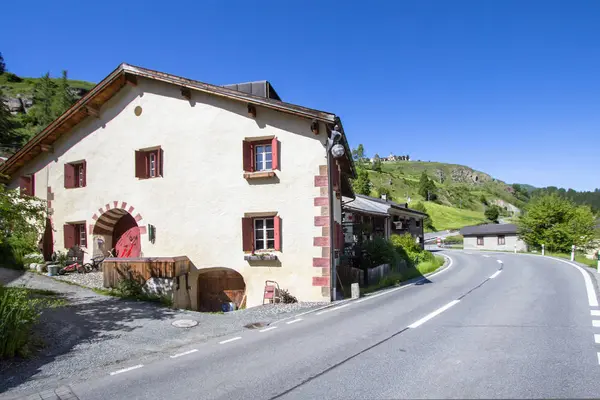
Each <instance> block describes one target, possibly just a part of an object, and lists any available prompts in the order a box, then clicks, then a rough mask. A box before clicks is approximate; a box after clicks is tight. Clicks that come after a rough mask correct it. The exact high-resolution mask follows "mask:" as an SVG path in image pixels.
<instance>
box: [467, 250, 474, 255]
mask: <svg viewBox="0 0 600 400" xmlns="http://www.w3.org/2000/svg"><path fill="white" fill-rule="evenodd" d="M465 254H469V255H471V254H473V253H471V252H469V251H465Z"/></svg>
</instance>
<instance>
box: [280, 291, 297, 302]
mask: <svg viewBox="0 0 600 400" xmlns="http://www.w3.org/2000/svg"><path fill="white" fill-rule="evenodd" d="M279 295H280V296H281V302H282V303H288V304H289V303H297V302H298V299H297V298H296V297H294V296H292V295H291V294H290V292H288V291H287V289H280V290H279Z"/></svg>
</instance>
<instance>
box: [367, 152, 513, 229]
mask: <svg viewBox="0 0 600 400" xmlns="http://www.w3.org/2000/svg"><path fill="white" fill-rule="evenodd" d="M423 172H425V173H426V174H427V176H428V177H429V178H430V179H432V180H433V181H434V183H435V186H436V191H437V195H438V199H437V200H436V202H435V203H434V202H430V201H425V200H426V199H424V198H423V197H422V196H420V195H419V193H418V192H419V179H420V177H421V174H422V173H423ZM368 174H369V179H370V180H371V183H372V190H371V195H372V196H378V195H379V191H380V188H385V189H387V190H389V191H390V193H391V197H392V199H393V200H394V201H396V202H399V203H405V202H407V201H408V199H409V198H410V204H412V205H414V204H415V203H416V202H419V201H421V202H423V204H424V205H425V207H426V208H427V212H428V213H429V215H430V217H431V219H432V222H433V225H434V227H435V230H444V229H458V228H461V227H463V226H466V225H475V224H479V223H483V222H485V221H486V218H485V216H484V211H485V209H486V207H488V206H489V205H491V204H498V205H500V206H501V208H503V209H504V208H506V210H505V212H504V214H505V215H506V216H510V215H511V214H513V213H515V212H518V209H520V208H522V206H523V202H522V201H521V200H519V199H517V198H516V197H515V196H514V195H513V194H512V188H511V187H510V186H509V185H507V184H506V183H504V182H502V181H499V180H497V179H494V178H493V177H491V176H490V175H488V174H485V173H483V172H481V171H476V170H474V169H472V168H469V167H466V166H463V165H458V164H446V163H438V162H423V161H395V162H384V163H382V169H381V172H377V171H373V170H368Z"/></svg>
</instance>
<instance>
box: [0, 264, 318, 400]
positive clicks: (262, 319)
mask: <svg viewBox="0 0 600 400" xmlns="http://www.w3.org/2000/svg"><path fill="white" fill-rule="evenodd" d="M0 282H2V283H4V284H8V285H9V286H18V285H25V286H26V287H30V288H38V289H50V290H54V291H57V292H60V293H62V294H63V296H64V297H65V299H66V300H68V302H69V305H67V306H65V307H61V308H56V309H48V310H46V311H44V313H43V314H42V317H41V321H40V324H38V326H37V328H36V334H37V335H38V336H39V337H40V338H41V339H42V340H43V341H44V343H45V347H44V348H42V349H41V350H40V351H39V353H38V354H36V355H35V356H34V357H32V358H30V359H26V360H10V361H7V360H4V361H0V393H4V392H6V393H4V395H6V396H8V395H10V396H11V397H13V396H15V397H16V396H21V395H25V394H28V393H31V392H37V391H41V390H45V389H49V388H55V387H57V386H59V385H61V384H65V383H71V382H74V381H79V380H85V379H88V378H91V377H94V376H96V375H98V374H106V373H107V372H108V371H111V370H113V369H118V368H117V367H118V366H119V365H120V364H122V363H125V362H127V361H128V360H131V359H136V360H137V359H139V360H140V361H141V362H150V361H152V360H153V359H158V358H161V357H164V355H165V354H167V353H168V354H172V353H173V350H174V349H176V348H178V347H181V346H184V345H186V344H189V343H198V342H202V341H206V340H208V339H210V338H213V337H218V336H223V335H229V334H231V333H234V332H236V331H241V330H244V329H247V328H244V326H245V325H249V324H253V323H263V324H269V323H271V322H274V321H276V320H279V319H282V318H286V317H290V316H292V315H294V314H295V313H297V312H298V311H300V310H308V309H311V308H317V307H319V306H322V305H323V304H322V303H296V304H277V305H267V306H262V307H254V308H250V309H247V310H239V311H234V312H230V313H226V314H209V313H199V312H194V311H184V310H172V309H169V308H164V307H160V306H158V305H155V304H153V303H146V302H136V301H126V300H121V299H118V298H114V297H109V296H103V295H99V294H97V293H95V292H93V291H91V290H89V289H85V288H82V287H79V286H74V285H68V284H65V283H63V282H60V281H57V280H55V279H52V278H49V277H46V276H42V275H37V274H34V273H31V272H25V273H23V272H22V271H14V270H9V269H4V268H0ZM178 319H192V320H195V321H197V322H198V325H197V326H196V327H194V328H189V329H185V328H176V327H174V326H173V325H171V324H172V322H174V321H175V320H178ZM142 360H143V361H142ZM4 395H3V396H2V397H4Z"/></svg>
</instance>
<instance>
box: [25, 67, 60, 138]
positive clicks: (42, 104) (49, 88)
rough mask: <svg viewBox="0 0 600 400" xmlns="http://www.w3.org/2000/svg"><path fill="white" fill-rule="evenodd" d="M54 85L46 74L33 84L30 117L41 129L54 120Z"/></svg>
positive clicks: (48, 74)
mask: <svg viewBox="0 0 600 400" xmlns="http://www.w3.org/2000/svg"><path fill="white" fill-rule="evenodd" d="M55 93H56V84H55V83H54V82H52V79H50V73H49V72H47V73H46V74H45V75H44V76H42V77H41V78H40V79H39V80H38V81H37V82H36V84H35V86H34V88H33V104H34V106H33V107H31V111H30V115H31V118H32V119H33V121H34V123H35V124H36V125H39V126H40V127H41V128H42V129H43V128H45V127H46V126H47V125H48V124H49V123H50V122H52V121H53V120H54V111H53V110H54V107H53V103H54V95H55Z"/></svg>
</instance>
